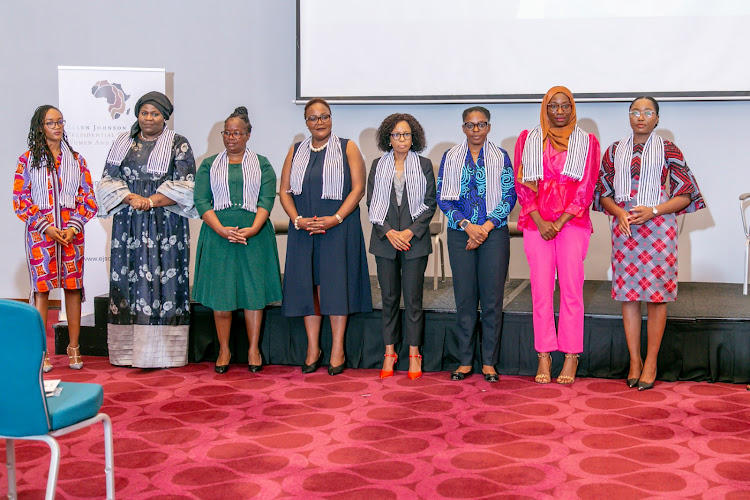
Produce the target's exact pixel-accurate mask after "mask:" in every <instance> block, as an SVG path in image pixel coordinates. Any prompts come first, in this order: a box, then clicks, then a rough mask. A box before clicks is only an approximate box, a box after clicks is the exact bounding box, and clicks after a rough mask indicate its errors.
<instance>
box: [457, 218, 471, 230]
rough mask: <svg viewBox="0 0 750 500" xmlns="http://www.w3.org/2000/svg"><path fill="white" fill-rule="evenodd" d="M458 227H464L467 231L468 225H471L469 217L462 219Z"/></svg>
mask: <svg viewBox="0 0 750 500" xmlns="http://www.w3.org/2000/svg"><path fill="white" fill-rule="evenodd" d="M458 227H460V228H461V229H463V230H464V231H466V228H467V227H469V219H464V220H462V221H461V222H460V223H459V224H458Z"/></svg>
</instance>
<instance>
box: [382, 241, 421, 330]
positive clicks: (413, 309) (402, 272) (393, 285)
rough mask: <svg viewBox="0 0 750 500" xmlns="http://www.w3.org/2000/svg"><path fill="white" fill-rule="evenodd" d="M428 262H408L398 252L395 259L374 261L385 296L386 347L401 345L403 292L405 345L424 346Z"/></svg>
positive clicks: (413, 260)
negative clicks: (424, 296)
mask: <svg viewBox="0 0 750 500" xmlns="http://www.w3.org/2000/svg"><path fill="white" fill-rule="evenodd" d="M427 258H428V256H427V255H425V256H424V257H417V258H414V259H406V258H405V256H404V252H398V254H397V255H396V258H395V259H386V258H384V257H375V262H376V263H377V265H378V281H379V282H380V290H381V293H382V294H383V341H384V342H385V345H390V344H398V343H399V342H401V328H400V327H399V324H398V323H399V321H398V310H399V306H400V303H401V291H402V290H403V293H404V312H405V314H406V321H405V328H404V329H405V332H404V337H406V343H407V344H409V345H422V342H423V340H424V310H423V309H422V294H423V293H424V271H425V269H426V268H427Z"/></svg>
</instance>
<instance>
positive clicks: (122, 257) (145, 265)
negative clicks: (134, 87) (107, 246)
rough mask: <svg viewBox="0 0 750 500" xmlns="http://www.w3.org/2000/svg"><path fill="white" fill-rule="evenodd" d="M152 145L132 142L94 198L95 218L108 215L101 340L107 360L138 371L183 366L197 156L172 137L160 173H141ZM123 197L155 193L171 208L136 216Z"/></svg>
mask: <svg viewBox="0 0 750 500" xmlns="http://www.w3.org/2000/svg"><path fill="white" fill-rule="evenodd" d="M155 144H156V141H144V140H142V139H141V138H140V137H136V138H135V139H134V141H133V144H132V146H131V149H130V151H129V152H128V154H127V155H126V156H125V159H124V160H123V161H122V164H121V165H119V166H117V165H113V164H110V163H108V164H107V165H106V166H105V169H104V176H103V178H102V181H101V182H100V183H99V186H98V189H97V195H98V197H99V198H100V204H101V206H102V210H101V212H102V213H101V215H103V216H105V217H106V216H108V215H111V214H114V218H113V222H112V241H111V257H110V276H109V278H110V288H109V318H108V325H107V342H108V347H109V357H110V362H111V363H112V364H114V365H123V366H134V367H140V368H159V367H171V366H183V365H185V364H187V347H188V329H189V324H190V292H189V288H188V285H189V276H188V268H189V261H190V229H189V225H188V217H197V212H196V211H195V207H194V206H193V186H194V181H195V159H194V157H193V151H192V149H191V147H190V144H189V143H188V141H187V139H185V138H184V137H182V136H180V135H175V139H174V143H173V151H172V157H171V160H170V164H169V168H168V170H167V172H166V174H164V175H159V174H153V173H150V172H148V171H147V169H146V166H147V164H148V158H149V155H150V154H151V151H152V150H153V148H154V146H155ZM129 193H136V194H138V195H141V196H144V197H148V196H150V195H153V194H155V193H161V194H164V195H165V196H167V197H168V198H170V199H172V200H174V201H175V202H176V204H175V205H170V206H167V207H157V208H154V209H151V210H146V211H143V212H141V211H139V210H136V209H134V208H133V207H131V206H129V205H125V204H123V203H122V200H123V199H124V197H125V196H127V195H128V194H129Z"/></svg>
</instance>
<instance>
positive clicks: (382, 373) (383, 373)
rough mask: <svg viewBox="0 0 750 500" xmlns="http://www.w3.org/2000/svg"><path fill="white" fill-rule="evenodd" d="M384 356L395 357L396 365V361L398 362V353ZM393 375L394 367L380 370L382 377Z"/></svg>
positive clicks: (394, 363)
mask: <svg viewBox="0 0 750 500" xmlns="http://www.w3.org/2000/svg"><path fill="white" fill-rule="evenodd" d="M383 357H384V358H395V359H394V360H393V366H396V363H397V362H398V354H396V353H395V352H394V353H393V354H385V355H384V356H383ZM392 376H393V369H390V370H380V378H388V377H392Z"/></svg>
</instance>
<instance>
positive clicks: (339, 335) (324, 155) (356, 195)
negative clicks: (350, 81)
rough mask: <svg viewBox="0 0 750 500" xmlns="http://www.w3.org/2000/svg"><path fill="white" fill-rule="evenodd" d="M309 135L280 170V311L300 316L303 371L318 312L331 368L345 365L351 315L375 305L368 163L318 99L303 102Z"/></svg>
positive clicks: (316, 338)
mask: <svg viewBox="0 0 750 500" xmlns="http://www.w3.org/2000/svg"><path fill="white" fill-rule="evenodd" d="M305 123H306V124H307V128H308V130H310V134H311V136H310V137H308V138H307V139H305V140H304V141H302V142H300V143H297V144H295V145H294V146H293V147H292V148H290V150H289V153H288V154H287V157H286V160H285V161H284V167H283V168H282V170H281V188H280V193H279V198H280V199H281V204H282V206H283V207H284V210H285V211H286V213H287V215H289V219H290V220H291V222H290V224H289V237H288V240H287V249H286V262H285V269H284V289H283V296H284V300H283V303H282V306H281V309H282V313H283V314H284V315H285V316H304V321H305V331H306V333H307V341H308V345H307V356H306V358H305V363H304V364H303V365H302V372H303V373H312V372H314V371H315V370H317V369H318V368H319V367H320V365H321V364H322V361H323V351H322V349H321V348H320V327H321V324H322V319H323V318H322V317H323V316H329V317H330V321H331V330H332V333H333V345H332V347H331V355H330V362H329V363H330V364H329V367H328V373H329V374H331V375H337V374H339V373H341V372H343V371H344V364H345V363H346V357H345V353H344V332H345V331H346V321H347V317H348V315H349V314H353V313H358V312H369V311H371V310H372V297H371V294H370V279H369V271H368V269H367V256H366V253H365V252H366V249H365V242H364V238H363V236H362V226H361V225H360V218H359V202H360V200H361V199H362V196H363V195H364V193H365V185H366V178H365V163H364V160H363V159H362V154H361V153H360V152H359V149H358V148H357V145H356V144H354V142H352V141H350V140H348V139H339V138H338V137H336V135H334V134H333V133H331V125H332V123H331V108H330V106H328V103H327V102H326V101H324V100H323V99H312V100H310V101H309V102H308V103H307V105H306V106H305Z"/></svg>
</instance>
